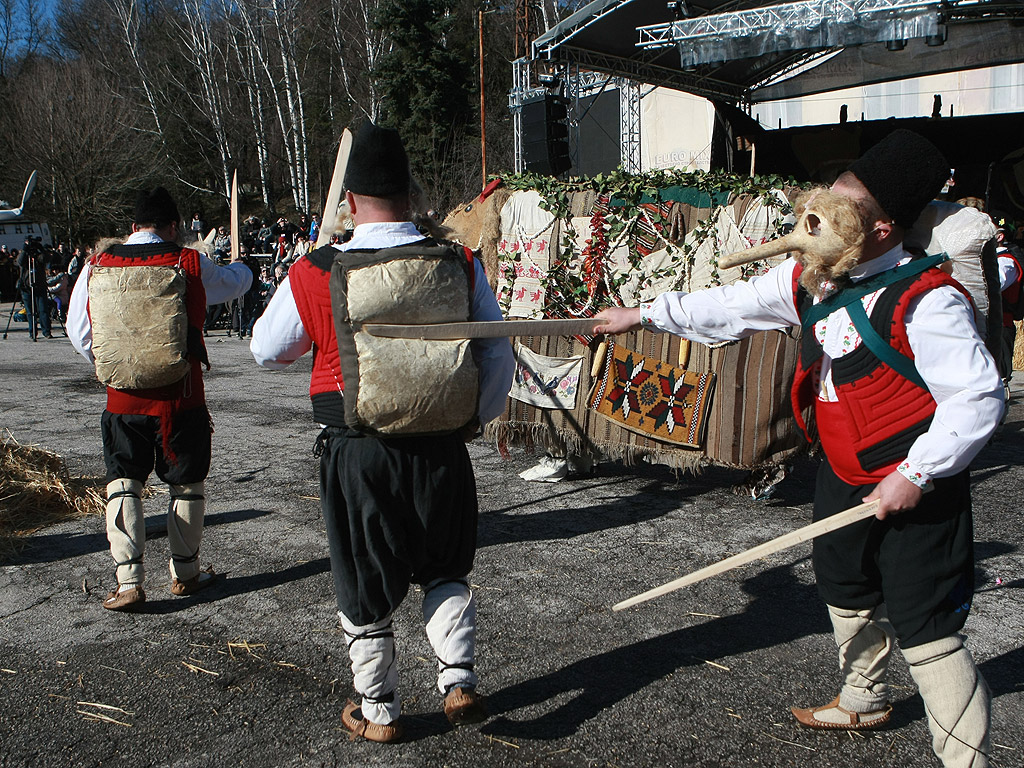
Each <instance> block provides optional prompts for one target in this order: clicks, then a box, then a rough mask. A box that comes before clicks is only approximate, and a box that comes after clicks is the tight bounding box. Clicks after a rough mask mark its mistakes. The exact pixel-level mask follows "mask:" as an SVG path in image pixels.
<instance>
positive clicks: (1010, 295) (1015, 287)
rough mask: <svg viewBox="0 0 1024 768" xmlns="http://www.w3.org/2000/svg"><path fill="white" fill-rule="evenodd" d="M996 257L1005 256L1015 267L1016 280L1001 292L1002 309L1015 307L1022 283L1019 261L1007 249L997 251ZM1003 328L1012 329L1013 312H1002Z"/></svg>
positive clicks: (1022, 276) (1023, 279)
mask: <svg viewBox="0 0 1024 768" xmlns="http://www.w3.org/2000/svg"><path fill="white" fill-rule="evenodd" d="M996 256H999V257H1003V256H1005V257H1006V258H1008V259H1010V260H1011V261H1013V263H1014V264H1016V265H1017V279H1016V280H1014V281H1013V282H1012V283H1011V284H1010V287H1009V288H1007V289H1006V290H1005V291H1003V294H1002V296H1003V306H1004V307H1008V306H1014V305H1016V303H1017V300H1018V299H1019V298H1020V291H1021V283H1024V269H1021V266H1020V259H1018V258H1017V257H1016V256H1014V255H1013V252H1012V251H1010V249H1009V248H1007V249H1006V250H1004V251H997V252H996ZM1003 327H1004V328H1012V327H1013V312H1011V311H1009V310H1004V311H1003Z"/></svg>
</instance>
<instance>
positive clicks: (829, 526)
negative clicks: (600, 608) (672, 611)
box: [612, 499, 878, 611]
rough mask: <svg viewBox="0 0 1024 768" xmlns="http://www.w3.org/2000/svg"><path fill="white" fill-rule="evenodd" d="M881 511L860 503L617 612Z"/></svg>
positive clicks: (626, 603)
mask: <svg viewBox="0 0 1024 768" xmlns="http://www.w3.org/2000/svg"><path fill="white" fill-rule="evenodd" d="M877 511H878V500H877V499H875V500H874V501H866V502H864V503H863V504H858V505H857V506H856V507H851V508H850V509H847V510H846V511H844V512H840V513H839V514H837V515H832V516H831V517H826V518H825V519H824V520H819V521H818V522H816V523H811V524H810V525H805V526H804V527H803V528H797V529H796V530H795V531H791V532H790V533H787V534H785V535H784V536H779V537H778V538H776V539H772V540H771V541H766V542H765V543H764V544H758V545H757V546H756V547H753V548H752V549H748V550H747V551H746V552H740V553H739V554H738V555H733V556H732V557H727V558H725V560H719V561H718V562H717V563H715V564H714V565H709V566H708V567H707V568H701V569H700V570H697V571H694V572H693V573H688V574H686V575H685V576H681V577H680V578H678V579H676V580H675V581H670V582H668V583H667V584H662V585H661V586H660V587H655V588H654V589H650V590H648V591H647V592H643V593H641V594H639V595H637V596H636V597H631V598H629V599H628V600H623V601H622V602H621V603H616V604H615V605H613V606H612V610H613V611H621V610H622V609H623V608H630V607H632V606H634V605H637V604H639V603H644V602H647V601H648V600H652V599H654V598H655V597H661V596H662V595H667V594H668V593H669V592H675V591H676V590H677V589H682V588H683V587H688V586H690V585H691V584H696V583H697V582H698V581H704V579H708V578H710V577H712V576H717V575H718V574H720V573H725V572H726V571H731V570H732V569H733V568H737V567H739V566H741V565H746V564H747V563H749V562H752V561H754V560H760V559H761V558H762V557H767V556H768V555H772V554H775V553H776V552H781V551H782V550H784V549H789V548H790V547H793V546H796V545H797V544H799V543H801V542H803V541H809V540H811V539H814V538H817V537H818V536H821V535H822V534H823V533H830V532H831V531H836V530H839V529H840V528H845V527H846V526H848V525H852V524H853V523H856V522H857V521H858V520H864V519H865V518H868V517H871V516H872V515H873V514H875V513H876V512H877Z"/></svg>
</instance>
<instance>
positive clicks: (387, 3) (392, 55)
mask: <svg viewBox="0 0 1024 768" xmlns="http://www.w3.org/2000/svg"><path fill="white" fill-rule="evenodd" d="M376 23H377V25H378V28H379V29H380V30H381V31H382V32H384V33H385V34H386V35H387V37H388V38H389V39H390V42H391V50H390V52H388V53H387V54H385V55H384V56H383V57H382V58H381V60H380V61H379V63H378V66H377V70H376V72H375V73H374V74H375V77H376V78H377V81H378V86H379V88H380V92H381V93H382V94H383V101H382V122H383V123H384V124H385V125H389V126H391V127H393V128H397V129H398V131H399V133H400V134H401V136H402V139H403V141H404V142H405V145H406V148H407V150H408V152H409V157H410V160H411V163H412V166H413V171H414V173H415V174H416V175H417V177H418V178H419V179H420V181H421V183H423V184H424V186H425V187H426V188H427V189H428V192H429V191H434V190H441V189H443V188H445V187H450V186H452V182H453V181H455V180H454V179H452V178H451V175H452V172H453V168H452V165H453V159H454V157H455V155H456V154H457V152H458V151H459V150H460V149H461V145H462V144H463V143H464V142H463V141H462V139H463V137H464V135H465V133H466V131H467V127H468V128H469V130H472V129H473V122H474V120H475V118H476V114H475V109H474V108H473V106H472V101H471V94H472V93H474V91H475V88H474V81H475V68H474V62H473V60H472V58H470V56H469V55H467V52H466V51H464V50H460V49H459V48H458V47H457V46H456V45H455V44H454V42H453V40H454V37H453V34H454V31H455V28H456V18H455V16H454V15H453V14H452V5H451V3H449V2H446V0H383V2H381V4H380V6H379V7H378V10H377V18H376ZM454 165H455V166H459V165H460V164H459V163H454ZM456 185H457V184H456Z"/></svg>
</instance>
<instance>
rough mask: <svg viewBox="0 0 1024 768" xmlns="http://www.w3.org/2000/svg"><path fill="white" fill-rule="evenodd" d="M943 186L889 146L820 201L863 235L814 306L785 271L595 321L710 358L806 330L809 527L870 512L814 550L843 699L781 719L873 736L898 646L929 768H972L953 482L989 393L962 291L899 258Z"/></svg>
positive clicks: (984, 754) (982, 433) (974, 735)
mask: <svg viewBox="0 0 1024 768" xmlns="http://www.w3.org/2000/svg"><path fill="white" fill-rule="evenodd" d="M948 176H949V165H948V164H947V163H946V161H945V159H944V158H943V157H942V155H941V153H940V152H939V151H938V149H937V148H936V147H935V146H933V145H932V144H931V143H930V142H928V141H927V140H926V139H924V138H923V137H921V136H919V135H917V134H915V133H912V132H910V131H906V130H898V131H895V132H893V133H892V134H890V135H889V136H888V137H886V138H885V139H883V140H882V141H881V142H880V143H879V144H877V145H876V146H875V147H873V148H871V149H870V150H869V151H868V152H867V153H865V155H864V156H863V157H862V158H861V159H859V160H857V161H856V162H854V163H853V164H852V165H851V166H850V168H849V170H848V171H847V172H846V173H843V174H842V175H841V176H840V177H839V179H837V181H836V183H835V184H834V185H833V187H832V191H833V192H835V193H838V194H840V195H843V196H845V197H847V198H850V199H852V200H853V201H854V202H855V203H856V205H857V207H858V209H859V210H860V212H861V216H862V220H863V232H864V249H863V253H862V255H861V256H860V258H859V260H858V261H857V263H855V264H853V265H852V268H850V269H849V271H848V272H846V273H845V274H833V275H831V280H830V281H829V282H828V283H827V284H823V285H821V286H812V288H816V289H819V288H820V290H815V291H813V292H810V291H808V290H807V289H806V288H805V287H803V286H801V285H800V280H799V278H800V275H801V272H802V270H803V267H804V265H803V264H802V263H801V262H800V261H798V260H797V259H790V260H788V261H786V262H784V263H783V264H781V265H779V266H777V267H775V268H773V269H771V270H769V271H768V273H767V274H765V275H763V276H761V277H757V278H752V279H751V280H750V281H749V282H744V283H737V284H735V285H729V286H720V287H717V288H711V289H709V290H706V291H699V292H697V293H692V294H689V295H687V294H682V293H668V294H663V295H661V296H659V297H658V298H656V299H655V300H654V301H653V302H651V303H650V304H644V305H641V306H640V308H638V309H608V310H605V311H603V312H602V313H601V314H600V315H599V318H601V319H603V320H604V325H603V326H602V327H600V328H598V329H597V330H599V331H602V330H603V331H604V332H606V333H623V332H626V331H629V330H635V329H637V328H640V327H644V328H648V329H650V330H653V331H670V332H673V333H677V334H680V335H682V336H684V337H686V338H688V339H692V340H694V341H699V342H704V343H711V342H720V341H728V340H734V339H740V338H744V337H746V336H749V335H751V334H752V333H754V332H756V331H759V330H768V329H773V328H784V327H788V326H795V325H800V326H802V327H803V345H802V349H801V354H800V359H799V361H798V367H797V373H796V377H795V381H794V385H793V404H794V412H795V414H797V419H798V422H800V423H801V426H805V425H804V424H803V421H802V418H801V414H802V412H804V411H805V410H807V409H809V408H810V407H811V406H813V409H814V414H815V417H816V419H815V421H816V426H817V433H818V436H819V437H820V439H821V444H822V448H823V449H824V454H825V455H824V460H823V461H822V463H821V467H820V469H819V472H818V481H817V488H816V493H815V500H814V519H815V520H820V519H823V518H825V517H829V516H831V515H834V514H836V513H838V512H840V511H842V510H844V509H848V508H850V507H853V506H856V505H857V504H859V503H861V502H862V501H870V500H875V499H877V500H879V502H880V504H879V509H878V513H877V515H876V516H875V518H869V519H868V520H864V521H861V522H859V523H855V524H853V525H850V526H847V527H845V528H842V529H840V530H837V531H834V532H833V533H829V534H826V535H824V536H820V537H818V538H817V539H815V541H814V571H815V577H816V579H817V583H818V591H819V593H820V594H821V596H822V598H823V599H824V600H825V603H826V604H827V605H828V610H829V615H830V618H831V619H832V625H833V629H834V631H835V639H836V643H837V644H838V646H839V661H840V670H841V673H842V688H841V691H840V694H839V696H837V697H836V699H835V700H834V701H832V702H831V703H829V704H826V705H824V706H820V707H813V708H808V709H803V708H796V707H794V708H793V714H794V715H795V716H796V718H797V720H798V721H799V722H800V723H802V724H804V725H806V726H808V727H811V728H820V729H833V730H859V729H868V728H876V727H879V726H881V725H883V724H884V723H886V722H887V721H888V720H889V717H890V714H891V711H892V707H891V706H890V705H889V691H888V687H887V684H886V671H887V669H888V664H889V656H890V653H891V651H892V647H893V643H894V640H896V639H898V640H899V643H900V647H901V649H902V651H903V655H904V656H905V657H906V659H907V661H908V663H909V664H910V671H911V674H912V675H913V677H914V680H915V682H916V683H917V685H918V687H919V689H920V691H921V696H922V698H923V699H924V702H925V707H926V710H927V713H928V721H929V726H930V727H931V731H932V735H933V748H934V750H935V753H936V754H937V755H938V756H939V757H940V759H941V760H942V761H943V763H944V765H946V766H947V768H954V767H955V768H961V767H963V768H967V767H968V766H970V767H971V768H980V766H985V765H987V764H988V745H989V737H988V729H989V692H988V688H987V686H986V685H985V682H984V680H983V679H982V678H981V675H980V674H979V672H978V670H977V667H976V666H975V664H974V661H973V660H972V658H971V655H970V653H969V652H968V651H967V649H966V648H965V647H964V644H963V643H964V637H963V635H962V634H960V630H961V629H962V628H963V626H964V622H965V621H966V619H967V614H968V611H969V610H970V606H971V598H972V593H973V589H974V560H973V549H972V547H973V538H972V523H971V499H970V479H969V477H968V470H967V467H968V464H969V463H970V461H971V460H972V459H973V458H974V456H975V455H976V454H977V453H978V451H980V450H981V448H982V447H983V446H984V445H985V443H986V442H987V440H988V438H989V437H990V436H991V434H992V432H993V431H994V430H995V428H996V426H997V425H998V423H999V419H1000V417H1001V415H1002V412H1003V408H1004V400H1003V389H1002V386H1001V382H1000V379H999V373H998V372H997V370H996V366H995V363H994V361H993V360H992V357H991V355H990V354H989V353H988V351H987V350H986V348H985V345H984V344H983V343H982V341H981V339H980V337H979V336H978V332H977V329H976V326H975V320H974V310H973V306H972V303H971V300H970V299H969V298H968V296H967V293H966V291H965V290H964V289H963V288H962V287H961V286H960V285H959V284H958V283H956V282H955V281H954V280H953V279H952V278H950V277H949V276H948V275H947V274H946V273H945V272H943V271H942V270H940V269H939V268H938V263H939V261H940V258H939V257H923V258H914V257H912V256H911V254H909V253H908V252H907V251H905V250H904V248H903V237H904V233H905V232H906V230H907V229H908V228H909V227H911V226H912V225H913V224H914V222H915V220H916V219H917V218H918V216H919V215H920V213H921V211H922V210H923V209H924V207H925V206H926V205H927V204H928V202H929V201H931V200H932V199H933V197H934V196H935V195H936V194H937V193H938V192H939V191H940V190H941V188H942V186H943V184H944V182H945V181H946V179H947V178H948ZM801 258H802V257H801ZM812 293H815V294H820V296H821V298H817V297H816V296H814V295H812ZM805 430H806V431H807V432H808V437H810V436H811V430H810V429H809V428H806V427H805Z"/></svg>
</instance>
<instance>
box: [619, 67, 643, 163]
mask: <svg viewBox="0 0 1024 768" xmlns="http://www.w3.org/2000/svg"><path fill="white" fill-rule="evenodd" d="M617 79H618V81H619V146H620V147H621V165H622V170H624V171H626V172H627V173H640V83H638V82H636V81H634V80H628V79H626V78H624V77H620V78H617Z"/></svg>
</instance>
